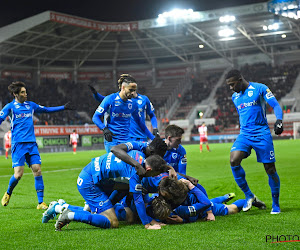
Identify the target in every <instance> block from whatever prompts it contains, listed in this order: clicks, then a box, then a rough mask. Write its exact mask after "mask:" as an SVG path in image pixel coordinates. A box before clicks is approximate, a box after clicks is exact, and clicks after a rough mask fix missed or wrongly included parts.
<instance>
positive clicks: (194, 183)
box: [186, 176, 199, 186]
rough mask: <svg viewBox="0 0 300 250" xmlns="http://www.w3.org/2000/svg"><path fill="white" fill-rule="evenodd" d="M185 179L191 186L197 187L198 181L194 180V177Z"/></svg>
mask: <svg viewBox="0 0 300 250" xmlns="http://www.w3.org/2000/svg"><path fill="white" fill-rule="evenodd" d="M186 178H187V179H188V180H189V181H190V182H191V183H192V184H193V185H195V186H196V185H197V184H198V182H199V180H198V179H196V178H194V177H192V176H186Z"/></svg>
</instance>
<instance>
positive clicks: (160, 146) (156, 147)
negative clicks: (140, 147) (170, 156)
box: [148, 137, 168, 157]
mask: <svg viewBox="0 0 300 250" xmlns="http://www.w3.org/2000/svg"><path fill="white" fill-rule="evenodd" d="M148 147H149V149H150V151H152V152H153V154H156V155H159V156H161V157H163V156H164V155H165V153H166V152H167V149H168V146H167V144H166V143H165V141H164V140H163V139H162V138H160V137H155V138H154V139H153V141H152V142H151V143H150V144H149V146H148Z"/></svg>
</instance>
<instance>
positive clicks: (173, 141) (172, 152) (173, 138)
mask: <svg viewBox="0 0 300 250" xmlns="http://www.w3.org/2000/svg"><path fill="white" fill-rule="evenodd" d="M183 133H184V130H183V129H182V128H180V127H178V126H177V125H168V126H167V127H166V129H165V143H166V144H167V146H168V150H167V152H166V154H165V155H164V160H165V161H166V162H167V163H168V164H170V166H172V167H173V168H174V169H175V171H176V172H178V173H181V174H186V165H187V159H186V151H185V148H184V147H183V146H182V145H181V139H182V135H183Z"/></svg>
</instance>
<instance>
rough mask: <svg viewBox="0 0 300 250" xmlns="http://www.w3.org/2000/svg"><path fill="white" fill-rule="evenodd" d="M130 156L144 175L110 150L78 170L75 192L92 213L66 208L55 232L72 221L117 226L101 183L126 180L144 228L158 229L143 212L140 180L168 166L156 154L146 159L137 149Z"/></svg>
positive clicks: (113, 212)
mask: <svg viewBox="0 0 300 250" xmlns="http://www.w3.org/2000/svg"><path fill="white" fill-rule="evenodd" d="M129 155H130V156H131V157H133V158H134V159H135V160H138V161H139V162H141V165H142V166H143V167H144V170H145V174H143V175H142V176H139V175H138V174H137V171H136V170H135V169H134V168H132V167H131V166H130V165H129V164H127V163H125V162H123V161H121V160H120V159H118V158H117V157H115V156H114V155H113V154H112V153H111V152H110V153H108V154H105V155H103V156H101V157H97V158H94V159H93V160H92V161H91V162H90V163H89V164H88V165H87V166H86V167H85V168H84V169H83V170H82V171H81V173H80V174H79V177H78V179H77V188H78V191H79V192H80V194H81V195H82V197H83V198H84V200H85V201H86V203H87V204H88V205H89V207H90V209H91V213H89V212H86V211H76V212H72V211H71V210H70V209H65V210H64V211H63V212H62V214H61V215H60V216H59V218H58V220H57V222H56V224H55V229H56V230H57V231H61V228H62V227H64V226H65V225H67V224H69V223H70V222H71V221H78V222H83V223H86V224H90V225H93V226H96V227H101V228H117V227H118V226H119V221H118V219H117V216H116V213H115V210H114V208H113V205H112V203H111V201H110V200H109V198H108V196H107V194H106V192H104V184H105V183H107V182H115V183H118V182H119V183H128V184H129V192H131V193H133V199H134V202H135V205H136V207H137V212H138V215H139V217H140V219H141V221H142V223H143V225H144V226H145V228H146V229H160V228H161V226H160V225H158V224H157V223H156V221H155V220H152V219H151V218H150V219H149V217H148V216H147V214H146V208H145V204H144V201H143V199H142V187H141V180H142V178H143V177H148V176H156V175H158V174H160V173H163V172H166V171H168V169H169V168H170V167H169V166H167V165H166V162H165V161H164V160H163V159H162V157H160V156H158V155H152V156H149V157H148V158H146V159H145V158H144V154H143V153H141V152H139V151H131V152H129Z"/></svg>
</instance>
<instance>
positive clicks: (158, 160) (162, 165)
mask: <svg viewBox="0 0 300 250" xmlns="http://www.w3.org/2000/svg"><path fill="white" fill-rule="evenodd" d="M146 161H147V164H148V165H150V166H151V169H152V170H153V171H158V172H160V173H164V172H166V171H167V170H168V165H167V163H166V161H165V160H164V159H163V158H162V157H161V156H159V155H150V156H148V157H147V158H146Z"/></svg>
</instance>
